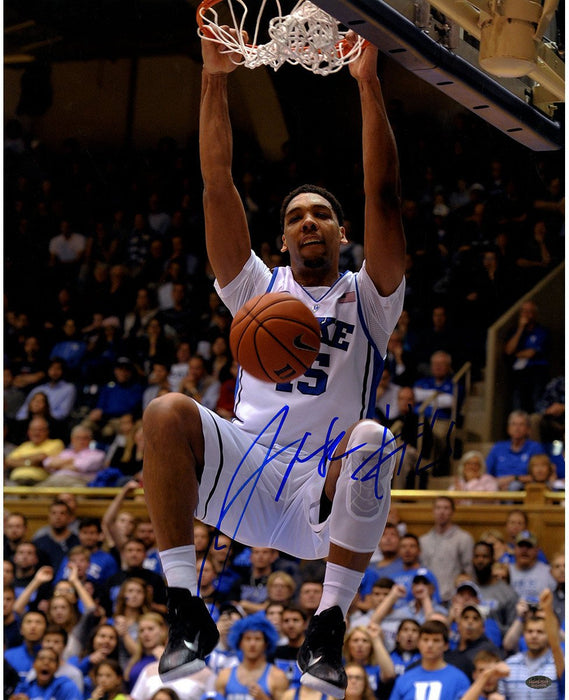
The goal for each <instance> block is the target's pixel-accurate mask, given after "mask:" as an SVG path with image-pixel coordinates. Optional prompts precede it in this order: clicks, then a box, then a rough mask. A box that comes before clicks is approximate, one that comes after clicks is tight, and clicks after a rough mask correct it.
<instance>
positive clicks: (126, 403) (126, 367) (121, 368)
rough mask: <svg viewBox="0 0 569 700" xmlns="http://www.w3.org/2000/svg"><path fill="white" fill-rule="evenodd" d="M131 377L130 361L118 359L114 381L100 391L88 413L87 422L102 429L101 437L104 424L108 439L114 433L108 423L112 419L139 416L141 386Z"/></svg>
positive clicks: (132, 372) (122, 358) (131, 366)
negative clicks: (132, 415) (95, 403)
mask: <svg viewBox="0 0 569 700" xmlns="http://www.w3.org/2000/svg"><path fill="white" fill-rule="evenodd" d="M133 375H134V367H133V364H132V362H131V361H130V359H129V358H128V357H119V358H118V359H117V361H116V363H115V368H114V380H113V381H110V382H109V383H108V384H105V386H104V387H103V388H102V389H101V393H100V394H99V398H98V400H97V406H96V408H94V409H93V410H92V411H91V412H90V413H89V420H92V421H93V422H94V423H96V424H97V425H100V426H101V427H102V429H103V430H102V432H103V435H105V429H104V428H105V424H108V426H107V432H108V437H111V436H112V435H113V434H114V433H115V432H116V428H115V427H113V425H112V423H109V422H110V421H113V419H118V418H120V416H123V415H124V414H125V413H134V414H140V412H141V408H142V393H143V392H142V385H141V384H140V383H139V382H137V381H136V379H135V378H134V376H133ZM117 427H118V426H117Z"/></svg>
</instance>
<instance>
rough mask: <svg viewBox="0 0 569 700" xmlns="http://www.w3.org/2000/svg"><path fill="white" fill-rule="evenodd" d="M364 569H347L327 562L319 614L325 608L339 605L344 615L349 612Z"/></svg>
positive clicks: (317, 613) (317, 612)
mask: <svg viewBox="0 0 569 700" xmlns="http://www.w3.org/2000/svg"><path fill="white" fill-rule="evenodd" d="M363 575H364V574H363V571H354V570H353V569H347V568H346V567H345V566H340V565H339V564H331V563H330V562H328V563H327V564H326V573H325V574H324V589H323V591H322V599H321V600H320V605H319V606H318V610H317V611H316V615H319V614H320V613H321V612H322V611H323V610H328V608H332V607H334V605H339V606H340V609H341V610H342V614H343V615H344V617H346V615H347V614H348V609H349V607H350V604H351V602H352V600H353V599H354V596H355V595H356V593H357V592H358V588H359V586H360V583H361V582H362V578H363Z"/></svg>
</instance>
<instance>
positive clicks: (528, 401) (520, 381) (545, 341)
mask: <svg viewBox="0 0 569 700" xmlns="http://www.w3.org/2000/svg"><path fill="white" fill-rule="evenodd" d="M537 312H538V309H537V304H536V303H535V302H533V301H531V300H528V301H525V302H524V303H523V304H522V305H521V307H520V311H519V314H518V325H517V327H516V329H515V331H514V332H513V333H512V334H511V335H510V337H509V338H508V340H507V341H506V344H505V346H504V352H505V354H506V355H507V356H508V357H509V358H511V360H512V383H513V388H512V408H514V409H517V410H523V411H527V412H528V413H533V412H534V411H535V410H536V405H537V402H538V401H539V399H540V397H541V395H542V394H543V391H544V389H545V385H546V382H547V378H548V377H547V374H548V370H549V331H548V330H547V328H545V327H544V326H542V325H541V324H540V323H538V321H537Z"/></svg>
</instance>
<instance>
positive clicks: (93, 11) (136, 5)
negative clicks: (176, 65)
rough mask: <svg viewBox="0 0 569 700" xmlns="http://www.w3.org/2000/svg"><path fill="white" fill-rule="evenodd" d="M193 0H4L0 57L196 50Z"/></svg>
mask: <svg viewBox="0 0 569 700" xmlns="http://www.w3.org/2000/svg"><path fill="white" fill-rule="evenodd" d="M196 5H197V3H196V2H195V0H192V2H191V3H190V2H188V1H187V0H5V2H4V60H5V64H6V65H17V66H21V65H25V63H29V62H31V61H33V60H34V59H40V60H43V61H48V62H60V61H77V60H90V59H96V58H103V59H110V60H115V59H118V58H126V57H131V56H137V55H138V56H159V55H167V54H180V53H187V54H189V55H192V56H195V57H196V58H197V57H198V55H199V43H198V39H197V36H196V29H195V27H196V25H195V7H196Z"/></svg>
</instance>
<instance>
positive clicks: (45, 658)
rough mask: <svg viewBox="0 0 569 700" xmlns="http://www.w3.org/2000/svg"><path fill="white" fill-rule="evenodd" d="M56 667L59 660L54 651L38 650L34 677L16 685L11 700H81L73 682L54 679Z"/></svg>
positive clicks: (62, 678)
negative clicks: (24, 699)
mask: <svg viewBox="0 0 569 700" xmlns="http://www.w3.org/2000/svg"><path fill="white" fill-rule="evenodd" d="M58 666H59V658H58V656H57V653H56V652H55V650H54V649H40V651H38V653H37V656H36V658H35V661H34V664H33V667H34V670H35V672H36V677H35V678H34V679H33V680H30V681H28V680H24V681H21V682H20V683H18V685H17V686H16V689H15V691H14V695H13V696H12V698H13V700H23V698H28V700H40V699H41V700H82V695H81V693H80V692H79V688H78V687H77V686H76V685H75V683H73V681H71V680H69V678H65V677H63V676H60V677H59V678H56V677H55V673H56V671H57V669H58Z"/></svg>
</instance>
